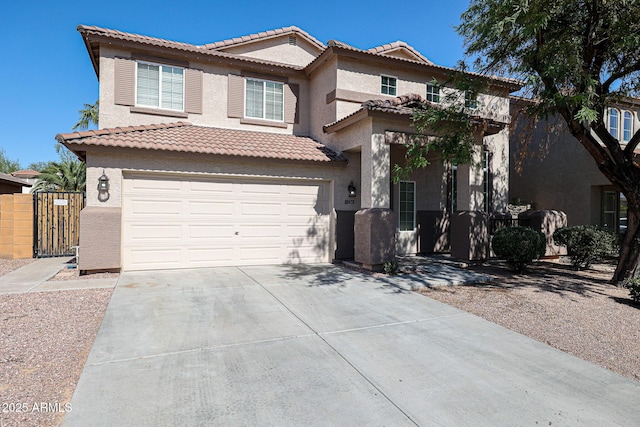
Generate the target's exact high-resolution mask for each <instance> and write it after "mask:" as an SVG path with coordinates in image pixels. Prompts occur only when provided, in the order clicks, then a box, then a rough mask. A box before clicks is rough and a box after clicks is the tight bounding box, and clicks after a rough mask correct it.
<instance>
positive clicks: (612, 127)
mask: <svg viewBox="0 0 640 427" xmlns="http://www.w3.org/2000/svg"><path fill="white" fill-rule="evenodd" d="M618 119H619V114H618V110H616V109H615V108H612V109H610V110H609V133H610V134H611V136H612V137H614V138H616V139H618V129H619V126H618Z"/></svg>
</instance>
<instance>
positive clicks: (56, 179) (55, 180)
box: [31, 159, 87, 193]
mask: <svg viewBox="0 0 640 427" xmlns="http://www.w3.org/2000/svg"><path fill="white" fill-rule="evenodd" d="M86 182H87V168H86V165H85V164H84V163H83V162H81V161H80V160H78V159H71V160H64V159H61V160H60V161H59V162H50V163H49V164H48V165H47V166H46V167H45V168H44V169H43V170H41V171H40V176H38V181H37V182H36V184H35V185H34V186H33V189H32V190H31V191H32V192H34V193H35V192H38V191H84V190H85V187H86Z"/></svg>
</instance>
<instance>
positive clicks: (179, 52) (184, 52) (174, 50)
mask: <svg viewBox="0 0 640 427" xmlns="http://www.w3.org/2000/svg"><path fill="white" fill-rule="evenodd" d="M78 31H79V32H80V33H81V34H82V37H83V39H84V42H85V46H86V48H87V51H88V53H89V57H90V58H91V62H92V64H93V67H94V70H95V72H96V75H97V76H98V78H99V77H100V76H99V74H100V73H99V70H100V59H99V57H96V55H95V53H94V52H96V51H99V46H100V44H108V45H110V46H115V47H123V48H127V49H131V50H143V51H145V52H149V51H153V52H156V53H158V54H169V55H171V56H174V57H176V56H177V57H181V58H187V59H197V60H201V61H205V62H219V63H224V64H227V65H228V64H238V65H241V66H242V67H243V68H246V69H251V70H258V71H262V72H265V71H268V72H275V73H278V74H287V75H290V74H292V73H295V74H297V73H304V68H303V67H298V66H293V65H290V64H284V63H279V62H274V61H267V60H260V59H256V58H251V57H243V56H239V55H233V54H230V53H226V52H219V51H216V50H205V49H199V48H198V47H197V46H195V45H194V46H193V48H190V49H189V48H184V47H183V48H178V47H173V46H158V45H154V44H150V43H145V42H142V41H135V40H124V39H121V38H118V37H112V36H109V35H108V34H95V33H90V32H89V30H88V29H86V28H84V27H83V26H79V27H78Z"/></svg>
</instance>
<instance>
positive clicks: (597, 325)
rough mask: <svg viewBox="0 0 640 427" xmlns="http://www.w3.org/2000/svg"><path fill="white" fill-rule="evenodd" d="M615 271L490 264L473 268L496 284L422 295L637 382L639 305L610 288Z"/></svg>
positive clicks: (438, 289) (604, 266)
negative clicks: (513, 268) (516, 270)
mask: <svg viewBox="0 0 640 427" xmlns="http://www.w3.org/2000/svg"><path fill="white" fill-rule="evenodd" d="M614 268H615V265H614V264H613V263H612V262H609V263H603V264H597V265H594V266H593V267H592V268H591V269H589V270H586V271H574V270H573V269H572V268H571V267H570V266H569V265H566V264H564V263H551V262H539V263H537V264H535V265H533V266H531V267H530V269H529V270H528V272H526V273H525V274H523V275H516V274H512V273H511V272H510V270H509V269H508V268H507V267H506V266H505V265H501V264H489V265H484V266H476V267H471V269H472V270H474V271H477V272H479V273H482V274H487V275H490V276H493V277H494V280H493V281H492V283H489V284H477V285H472V286H450V287H436V288H430V289H424V290H421V291H420V292H421V293H422V294H424V295H426V296H428V297H430V298H433V299H436V300H438V301H441V302H444V303H446V304H449V305H452V306H455V307H457V308H460V309H461V310H464V311H467V312H469V313H472V314H475V315H477V316H480V317H482V318H484V319H487V320H489V321H491V322H494V323H497V324H499V325H502V326H504V327H506V328H509V329H511V330H514V331H516V332H519V333H521V334H524V335H527V336H529V337H531V338H533V339H535V340H537V341H540V342H543V343H546V344H548V345H551V346H553V347H556V348H558V349H560V350H562V351H565V352H567V353H570V354H573V355H575V356H577V357H580V358H582V359H584V360H587V361H590V362H592V363H595V364H598V365H600V366H603V367H605V368H607V369H609V370H611V371H614V372H617V373H618V374H621V375H624V376H626V377H629V378H631V379H634V380H636V381H638V380H640V345H639V344H638V343H640V326H639V325H640V305H636V304H634V303H633V301H632V300H631V299H630V298H629V291H628V290H627V289H625V288H619V287H616V286H613V285H611V284H609V282H608V281H609V280H610V279H611V277H612V275H613V271H614Z"/></svg>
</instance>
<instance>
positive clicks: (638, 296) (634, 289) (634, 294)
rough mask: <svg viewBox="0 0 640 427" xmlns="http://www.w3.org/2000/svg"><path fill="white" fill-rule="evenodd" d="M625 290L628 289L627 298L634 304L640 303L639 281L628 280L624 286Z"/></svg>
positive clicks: (634, 279)
mask: <svg viewBox="0 0 640 427" xmlns="http://www.w3.org/2000/svg"><path fill="white" fill-rule="evenodd" d="M624 286H625V287H626V288H627V289H629V297H631V299H632V300H633V301H635V302H640V279H639V278H637V277H634V278H633V279H631V280H629V281H628V282H627V283H626V285H624Z"/></svg>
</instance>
